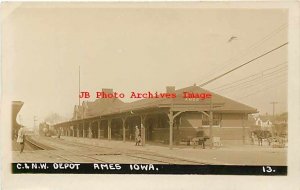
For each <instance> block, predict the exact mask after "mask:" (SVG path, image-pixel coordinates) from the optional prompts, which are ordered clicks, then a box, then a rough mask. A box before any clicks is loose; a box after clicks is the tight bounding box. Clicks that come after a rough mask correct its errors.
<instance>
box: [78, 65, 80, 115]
mask: <svg viewBox="0 0 300 190" xmlns="http://www.w3.org/2000/svg"><path fill="white" fill-rule="evenodd" d="M78 74H79V75H78V76H79V77H78V106H80V65H79V73H78ZM78 109H79V107H78Z"/></svg>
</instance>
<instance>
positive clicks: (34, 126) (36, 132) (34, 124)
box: [33, 115, 38, 135]
mask: <svg viewBox="0 0 300 190" xmlns="http://www.w3.org/2000/svg"><path fill="white" fill-rule="evenodd" d="M36 122H37V119H36V115H34V116H33V128H34V132H35V134H36V135H37V134H38V130H37V128H36Z"/></svg>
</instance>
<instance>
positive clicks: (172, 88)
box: [166, 86, 175, 93]
mask: <svg viewBox="0 0 300 190" xmlns="http://www.w3.org/2000/svg"><path fill="white" fill-rule="evenodd" d="M166 92H167V93H175V86H167V87H166Z"/></svg>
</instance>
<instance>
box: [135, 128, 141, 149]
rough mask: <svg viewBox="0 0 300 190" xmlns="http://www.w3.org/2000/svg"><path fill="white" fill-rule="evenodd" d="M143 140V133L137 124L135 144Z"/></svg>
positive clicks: (137, 144)
mask: <svg viewBox="0 0 300 190" xmlns="http://www.w3.org/2000/svg"><path fill="white" fill-rule="evenodd" d="M140 142H141V134H140V130H139V127H138V126H135V146H139V145H140Z"/></svg>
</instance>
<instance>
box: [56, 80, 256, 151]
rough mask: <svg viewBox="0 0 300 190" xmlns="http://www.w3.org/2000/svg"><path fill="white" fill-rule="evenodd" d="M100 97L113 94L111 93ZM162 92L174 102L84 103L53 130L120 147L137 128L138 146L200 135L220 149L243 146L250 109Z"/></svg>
mask: <svg viewBox="0 0 300 190" xmlns="http://www.w3.org/2000/svg"><path fill="white" fill-rule="evenodd" d="M102 91H103V92H106V93H112V92H113V90H112V89H102ZM166 92H167V93H176V98H159V99H158V98H147V99H141V100H137V101H134V102H130V103H125V102H123V101H122V100H120V99H118V98H105V99H104V98H101V99H96V100H95V101H94V102H83V103H82V105H80V106H75V107H74V114H73V119H72V120H71V121H67V122H63V123H59V124H56V125H55V126H54V127H55V128H56V129H57V130H59V131H60V133H61V135H66V136H72V137H76V138H97V139H108V140H122V141H124V142H125V141H134V139H135V136H134V135H135V127H136V126H138V127H139V128H140V129H141V132H142V137H143V139H144V140H143V141H144V142H143V143H150V142H153V143H165V144H169V145H170V147H172V146H173V145H174V144H175V145H179V144H183V143H185V142H187V141H188V140H189V139H191V138H193V137H196V136H197V135H199V134H202V135H203V136H207V137H209V138H210V139H213V138H214V137H217V138H218V139H220V141H221V142H222V143H225V144H226V143H230V142H235V143H245V141H246V140H247V138H248V136H249V127H248V126H246V123H247V122H246V121H247V119H248V114H252V113H256V112H257V110H256V109H255V108H252V107H249V106H247V105H244V104H242V103H239V102H237V101H234V100H231V99H228V98H226V97H223V96H221V95H218V94H215V93H212V92H209V91H207V90H205V89H202V88H200V87H199V86H196V85H194V86H190V87H186V88H182V89H178V90H175V87H167V88H166ZM183 92H190V93H197V94H201V93H206V94H207V93H210V94H211V97H210V98H206V99H200V98H183V96H182V94H183ZM199 132H200V133H199Z"/></svg>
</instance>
